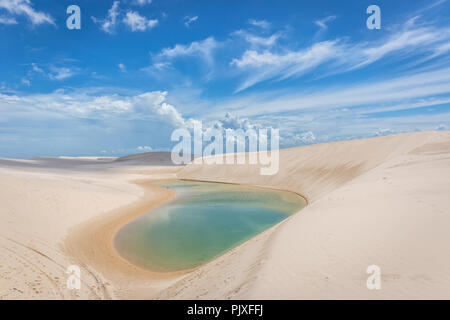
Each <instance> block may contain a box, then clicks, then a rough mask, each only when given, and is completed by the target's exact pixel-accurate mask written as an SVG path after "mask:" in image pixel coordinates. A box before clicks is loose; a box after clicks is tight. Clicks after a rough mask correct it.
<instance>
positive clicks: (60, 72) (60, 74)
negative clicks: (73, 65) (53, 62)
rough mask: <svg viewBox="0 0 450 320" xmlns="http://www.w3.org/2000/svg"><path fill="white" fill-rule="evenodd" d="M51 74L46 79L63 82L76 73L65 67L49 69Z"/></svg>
mask: <svg viewBox="0 0 450 320" xmlns="http://www.w3.org/2000/svg"><path fill="white" fill-rule="evenodd" d="M50 69H51V72H50V73H49V74H48V77H49V78H50V79H51V80H65V79H67V78H70V77H72V76H74V75H75V74H76V72H75V71H74V70H72V69H70V68H66V67H53V66H52V67H51V68H50Z"/></svg>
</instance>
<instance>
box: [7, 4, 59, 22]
mask: <svg viewBox="0 0 450 320" xmlns="http://www.w3.org/2000/svg"><path fill="white" fill-rule="evenodd" d="M0 9H4V10H6V11H7V12H8V14H9V15H11V16H12V17H11V16H10V17H0V23H3V24H16V23H17V21H16V20H15V19H14V18H13V17H14V16H25V17H27V18H28V19H29V20H30V21H31V23H32V24H33V25H40V24H45V23H49V24H53V25H54V24H55V21H54V19H53V18H52V16H50V15H49V14H48V13H45V12H41V11H36V10H35V9H34V8H33V4H32V3H31V1H30V0H0ZM1 21H3V22H1ZM5 22H6V23H5Z"/></svg>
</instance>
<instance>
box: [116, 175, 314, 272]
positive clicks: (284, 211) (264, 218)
mask: <svg viewBox="0 0 450 320" xmlns="http://www.w3.org/2000/svg"><path fill="white" fill-rule="evenodd" d="M155 184H157V185H159V186H161V187H165V188H168V189H171V190H174V191H175V192H176V193H177V196H176V197H175V199H173V200H172V201H170V202H168V203H166V204H164V205H162V206H160V207H158V208H156V209H154V210H151V211H150V212H148V213H146V214H144V215H142V216H141V217H139V218H137V219H135V220H133V221H132V222H130V223H128V224H127V225H125V226H123V227H122V228H121V229H120V230H119V231H118V233H117V234H116V236H115V239H114V242H115V247H116V249H117V251H118V252H119V254H120V255H121V256H122V257H123V258H125V259H126V260H128V261H130V262H131V263H133V264H136V265H138V266H141V267H144V268H147V269H150V270H153V271H158V272H171V271H179V270H185V269H191V268H194V267H196V266H199V265H201V264H203V263H205V262H207V261H209V260H211V259H213V258H215V257H217V256H219V255H221V254H223V253H224V252H226V251H227V250H229V249H231V248H233V247H235V246H237V245H239V244H240V243H242V242H244V241H246V240H248V239H250V238H251V237H253V236H255V235H256V234H258V233H260V232H262V231H264V230H265V229H267V228H269V227H271V226H273V225H275V224H276V223H278V222H280V221H282V220H283V219H285V218H287V217H288V216H289V215H290V214H292V213H295V212H297V211H298V210H300V209H301V208H302V207H304V206H305V204H306V203H305V200H304V199H303V198H302V197H300V196H298V195H296V194H294V193H290V192H285V191H277V190H269V189H262V188H253V187H246V186H240V185H233V184H223V183H209V182H197V181H183V180H169V181H160V182H157V183H155Z"/></svg>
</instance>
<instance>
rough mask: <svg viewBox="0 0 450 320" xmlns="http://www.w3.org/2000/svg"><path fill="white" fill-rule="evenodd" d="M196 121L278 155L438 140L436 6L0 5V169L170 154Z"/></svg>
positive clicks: (442, 47)
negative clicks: (177, 137) (58, 160)
mask: <svg viewBox="0 0 450 320" xmlns="http://www.w3.org/2000/svg"><path fill="white" fill-rule="evenodd" d="M74 4H75V5H78V6H79V7H80V9H81V29H79V30H78V29H72V30H69V29H68V28H67V26H66V19H67V18H68V17H69V14H67V13H66V9H67V7H68V6H69V5H74ZM373 4H375V5H378V6H379V8H380V11H381V28H380V29H369V28H367V26H366V20H367V18H368V17H369V16H370V14H367V13H366V9H367V7H368V6H369V5H373ZM198 121H202V122H203V126H204V127H206V128H208V127H210V128H212V127H215V128H224V129H225V128H230V129H235V130H236V129H239V128H242V129H258V128H278V129H279V130H280V146H281V147H282V148H284V147H293V146H300V145H305V144H313V143H322V142H329V141H338V140H346V139H357V138H364V137H374V136H380V135H386V134H392V133H401V132H411V131H429V130H448V129H449V128H450V1H449V0H433V1H430V0H427V1H403V0H396V1H392V0H389V1H387V0H386V1H373V0H370V1H365V0H346V1H334V0H321V1H285V0H278V1H263V0H240V1H234V0H228V1H219V0H215V1H211V0H209V1H201V0H195V1H194V0H193V1H182V0H119V1H110V0H97V1H89V0H71V1H65V0H59V1H54V0H53V1H52V0H33V1H31V0H0V157H8V158H31V157H35V156H61V155H65V156H88V155H103V156H120V155H125V154H131V153H139V152H146V151H152V150H153V151H157V150H163V151H164V150H166V151H169V150H171V148H172V147H173V146H174V144H175V142H172V141H171V140H170V136H171V133H172V132H173V131H174V130H175V129H177V128H183V127H186V128H191V127H192V124H193V123H195V122H198Z"/></svg>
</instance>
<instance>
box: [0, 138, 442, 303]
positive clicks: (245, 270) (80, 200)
mask: <svg viewBox="0 0 450 320" xmlns="http://www.w3.org/2000/svg"><path fill="white" fill-rule="evenodd" d="M71 161H74V162H71ZM39 164H40V165H39ZM74 168H75V169H74ZM55 169H58V170H55ZM60 169H63V170H60ZM174 178H182V179H196V180H209V181H219V182H233V183H241V184H248V185H257V186H263V187H268V188H275V189H285V190H289V191H293V192H297V193H299V194H302V195H304V196H305V197H306V198H307V199H308V206H307V207H306V208H304V209H303V210H301V211H300V212H298V213H297V214H294V215H292V216H291V217H289V218H288V219H286V220H284V221H283V222H282V223H280V224H278V225H276V226H274V227H272V228H270V229H268V230H266V231H264V232H263V233H261V234H259V235H258V236H256V237H254V238H252V239H250V240H249V241H247V242H245V243H243V244H242V245H240V246H238V247H236V248H234V249H233V250H231V251H229V252H227V253H226V254H224V255H222V256H220V257H218V258H217V259H215V260H213V261H211V262H209V263H207V264H206V265H204V266H201V267H199V268H197V269H196V270H194V271H190V272H187V273H180V274H157V273H152V272H150V271H147V270H143V269H140V268H138V267H136V266H133V265H131V264H130V263H128V262H127V261H125V260H123V259H122V258H120V256H118V254H117V252H116V251H115V249H114V245H113V238H114V235H115V232H116V231H117V230H118V229H119V228H120V227H121V226H123V225H124V224H125V223H127V222H129V221H131V220H132V219H134V218H136V217H138V216H139V215H141V214H143V213H145V212H148V210H150V209H152V208H154V207H155V206H158V205H160V204H162V203H164V202H166V201H169V200H170V199H172V198H173V197H174V196H175V195H174V194H173V192H171V191H168V190H166V189H162V188H159V187H156V186H155V185H153V184H152V183H151V180H157V179H174ZM449 190H450V132H448V131H439V132H421V133H408V134H401V135H391V136H384V137H378V138H371V139H361V140H353V141H342V142H333V143H325V144H318V145H311V146H305V147H298V148H291V149H284V150H281V151H280V170H279V172H278V173H277V174H276V175H274V176H261V175H260V174H259V167H258V166H254V165H198V164H189V165H187V166H172V165H171V161H170V153H168V152H166V153H164V152H161V153H145V154H140V155H132V156H128V157H122V158H118V159H116V160H113V159H112V160H104V161H99V160H95V159H83V160H82V159H54V158H52V159H34V160H13V159H2V160H0V203H1V210H0V221H1V223H0V247H2V249H1V250H0V260H1V261H2V263H1V265H0V297H2V298H3V299H24V298H25V299H31V298H46V299H53V298H66V299H79V298H84V299H115V298H122V299H127V298H140V299H142V298H149V299H151V298H159V299H165V298H170V299H180V298H188V299H219V298H220V299H279V298H283V299H311V298H317V299H330V298H335V299H394V298H406V299H430V298H437V299H450V255H449V252H450V233H449V232H448V230H449V228H450V197H449ZM71 264H75V265H78V266H80V268H81V274H82V287H81V289H80V290H75V291H73V290H68V289H67V287H66V279H67V274H66V268H67V266H69V265H71ZM370 265H377V266H379V267H380V269H381V277H382V278H381V279H382V284H381V289H380V290H368V289H367V287H366V279H367V277H368V276H369V275H368V274H367V273H366V270H367V267H368V266H370Z"/></svg>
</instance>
